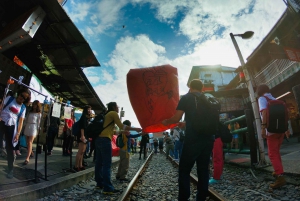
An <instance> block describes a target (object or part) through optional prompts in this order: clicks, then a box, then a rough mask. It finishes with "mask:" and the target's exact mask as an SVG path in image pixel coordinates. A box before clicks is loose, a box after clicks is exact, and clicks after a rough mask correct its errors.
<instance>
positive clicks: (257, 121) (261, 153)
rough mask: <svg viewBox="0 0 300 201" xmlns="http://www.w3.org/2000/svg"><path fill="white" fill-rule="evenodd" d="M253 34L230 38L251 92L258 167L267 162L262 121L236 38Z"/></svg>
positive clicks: (249, 36)
mask: <svg viewBox="0 0 300 201" xmlns="http://www.w3.org/2000/svg"><path fill="white" fill-rule="evenodd" d="M253 34H254V32H252V31H247V32H245V33H243V34H232V33H230V37H231V40H232V42H233V45H234V47H235V50H236V52H237V54H238V57H239V59H240V62H241V64H242V69H243V72H244V75H245V79H246V83H247V87H248V91H249V96H250V101H251V105H252V110H253V113H254V118H255V124H256V132H257V136H258V145H259V156H260V161H259V164H258V165H265V164H266V160H265V152H264V141H263V138H262V136H261V120H260V116H259V110H258V105H257V102H256V99H255V96H254V90H253V85H252V82H251V79H250V76H249V73H248V70H247V68H246V65H245V61H244V58H243V56H242V53H241V51H240V48H239V46H238V44H237V42H236V40H235V36H240V37H242V38H243V39H249V38H251V37H252V36H253Z"/></svg>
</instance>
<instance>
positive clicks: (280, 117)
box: [264, 96, 289, 133]
mask: <svg viewBox="0 0 300 201" xmlns="http://www.w3.org/2000/svg"><path fill="white" fill-rule="evenodd" d="M264 97H265V98H266V99H267V101H268V104H267V109H266V112H267V120H266V123H267V125H266V128H267V131H268V132H270V133H285V131H287V130H288V120H289V118H288V110H287V107H286V104H285V102H283V101H281V100H271V99H270V98H268V97H267V96H264Z"/></svg>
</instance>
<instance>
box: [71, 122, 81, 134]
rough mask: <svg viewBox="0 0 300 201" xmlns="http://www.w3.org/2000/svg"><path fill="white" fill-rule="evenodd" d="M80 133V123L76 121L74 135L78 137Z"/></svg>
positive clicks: (73, 129)
mask: <svg viewBox="0 0 300 201" xmlns="http://www.w3.org/2000/svg"><path fill="white" fill-rule="evenodd" d="M79 133H80V128H79V121H76V122H75V123H74V124H73V126H72V135H73V136H78V135H79Z"/></svg>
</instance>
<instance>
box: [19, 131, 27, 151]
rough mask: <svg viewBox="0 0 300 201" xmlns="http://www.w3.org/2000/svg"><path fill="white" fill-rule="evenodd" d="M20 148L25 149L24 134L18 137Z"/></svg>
mask: <svg viewBox="0 0 300 201" xmlns="http://www.w3.org/2000/svg"><path fill="white" fill-rule="evenodd" d="M19 140H20V146H21V147H24V148H27V142H26V136H25V135H24V134H22V135H20V139H19Z"/></svg>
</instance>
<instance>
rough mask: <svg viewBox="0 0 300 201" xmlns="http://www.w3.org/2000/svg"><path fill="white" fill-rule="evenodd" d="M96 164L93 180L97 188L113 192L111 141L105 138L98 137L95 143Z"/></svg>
mask: <svg viewBox="0 0 300 201" xmlns="http://www.w3.org/2000/svg"><path fill="white" fill-rule="evenodd" d="M95 146H96V153H97V154H96V164H95V180H96V183H97V186H99V187H103V191H106V192H109V191H113V190H114V189H115V188H114V186H113V185H112V183H111V163H112V147H111V140H110V139H109V138H107V137H98V138H97V139H96V141H95Z"/></svg>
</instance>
